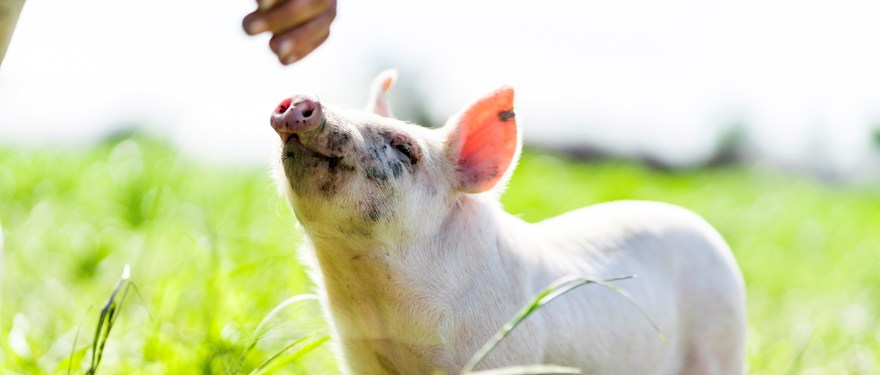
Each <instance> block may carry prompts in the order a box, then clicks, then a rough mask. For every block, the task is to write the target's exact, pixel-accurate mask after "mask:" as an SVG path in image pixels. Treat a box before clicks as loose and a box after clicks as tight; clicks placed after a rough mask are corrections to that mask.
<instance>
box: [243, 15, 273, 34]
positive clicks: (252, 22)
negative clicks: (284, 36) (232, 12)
mask: <svg viewBox="0 0 880 375" xmlns="http://www.w3.org/2000/svg"><path fill="white" fill-rule="evenodd" d="M242 27H243V28H244V31H245V32H246V33H248V34H250V35H257V34H259V33H261V32H264V31H266V30H268V26H267V24H266V21H264V20H263V19H261V18H258V17H251V16H250V15H249V16H248V17H245V19H244V21H243V22H242Z"/></svg>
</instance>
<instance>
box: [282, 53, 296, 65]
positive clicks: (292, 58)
mask: <svg viewBox="0 0 880 375" xmlns="http://www.w3.org/2000/svg"><path fill="white" fill-rule="evenodd" d="M297 60H299V56H296V55H290V56H287V57H285V58H284V59H283V60H282V61H281V62H282V63H283V64H284V65H290V64H293V63H295V62H296V61H297Z"/></svg>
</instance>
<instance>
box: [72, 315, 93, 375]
mask: <svg viewBox="0 0 880 375" xmlns="http://www.w3.org/2000/svg"><path fill="white" fill-rule="evenodd" d="M89 311H92V307H91V306H89V308H88V309H86V313H85V315H83V317H82V319H80V321H79V324H78V325H77V326H76V333H75V334H74V335H73V345H71V347H70V359H68V360H67V375H70V372H71V371H73V357H74V355H76V342H77V341H78V340H79V331H80V330H81V329H82V325H83V323H84V322H85V321H86V317H88V316H89Z"/></svg>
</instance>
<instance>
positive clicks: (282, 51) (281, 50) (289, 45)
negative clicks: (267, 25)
mask: <svg viewBox="0 0 880 375" xmlns="http://www.w3.org/2000/svg"><path fill="white" fill-rule="evenodd" d="M293 46H294V43H293V41H292V40H289V39H287V40H283V41H281V43H279V44H278V54H279V55H281V56H287V55H289V54H290V53H291V52H293Z"/></svg>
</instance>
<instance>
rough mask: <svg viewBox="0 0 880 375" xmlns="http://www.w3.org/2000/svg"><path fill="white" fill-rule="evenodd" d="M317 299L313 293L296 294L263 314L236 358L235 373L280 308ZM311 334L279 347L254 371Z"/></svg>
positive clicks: (238, 370)
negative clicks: (279, 348)
mask: <svg viewBox="0 0 880 375" xmlns="http://www.w3.org/2000/svg"><path fill="white" fill-rule="evenodd" d="M317 300H318V296H317V295H314V294H298V295H295V296H293V297H290V298H288V299H286V300H284V301H282V302H281V303H279V304H278V305H276V306H275V307H274V308H272V310H271V311H269V313H268V314H266V316H264V317H263V319H262V320H260V324H258V325H257V328H256V329H255V330H254V333H253V335H251V339H250V341H249V342H248V344H247V345H246V346H245V347H244V350H242V352H241V356H240V357H239V359H238V366H237V367H236V369H235V373H236V374H238V373H240V372H241V367H242V365H243V364H244V359H245V357H247V354H248V353H249V352H250V351H251V350H252V349H253V348H254V347H255V346H256V345H257V341H259V340H260V338H261V337H263V335H264V334H266V332H267V330H266V325H267V324H269V322H270V321H271V320H272V319H273V318H274V317H275V316H276V315H278V313H280V312H281V311H282V310H284V309H286V308H287V307H289V306H291V305H294V304H299V303H302V302H306V301H317ZM312 336H314V334H310V335H306V336H305V337H303V338H300V339H298V340H294V341H293V342H291V343H290V344H288V345H287V346H285V347H284V348H283V349H281V350H280V351H279V352H278V353H275V355H273V356H272V357H270V358H269V359H267V360H266V361H263V363H261V364H260V365H259V366H257V368H256V369H254V371H257V370H259V369H261V368H263V367H265V366H266V365H268V364H269V363H270V362H272V361H273V360H275V359H276V358H277V357H278V356H280V355H281V354H284V352H286V351H287V350H288V349H290V348H292V347H293V346H296V345H297V344H299V343H301V342H302V341H304V340H306V339H308V338H310V337H312ZM326 338H327V336H325V340H324V341H326ZM318 340H320V339H318ZM316 341H317V340H316ZM322 343H323V341H322ZM309 351H311V350H309ZM303 354H304V353H303ZM254 371H252V372H251V373H254Z"/></svg>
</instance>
